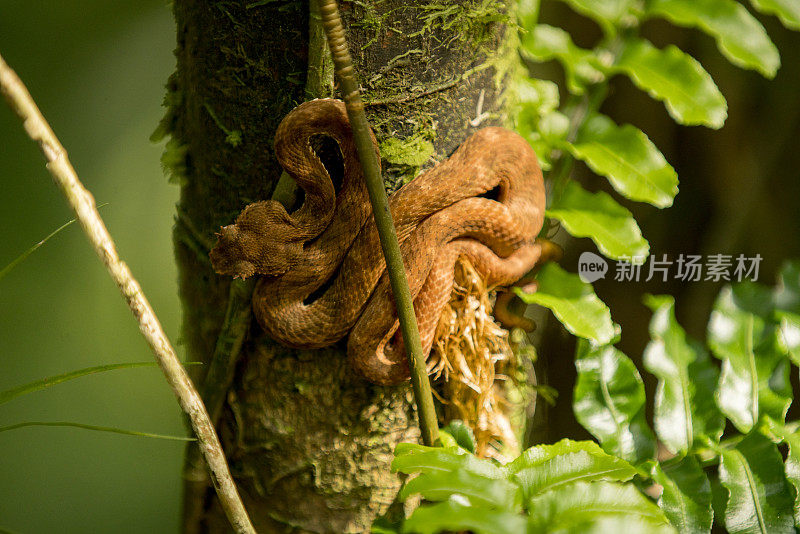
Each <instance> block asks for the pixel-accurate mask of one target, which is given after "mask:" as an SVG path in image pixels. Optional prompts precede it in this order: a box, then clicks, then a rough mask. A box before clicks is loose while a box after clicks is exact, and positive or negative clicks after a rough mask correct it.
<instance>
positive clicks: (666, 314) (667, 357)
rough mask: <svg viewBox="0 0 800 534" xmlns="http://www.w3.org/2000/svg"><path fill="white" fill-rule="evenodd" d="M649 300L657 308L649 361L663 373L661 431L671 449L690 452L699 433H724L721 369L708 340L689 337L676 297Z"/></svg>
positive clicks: (648, 364)
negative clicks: (718, 393)
mask: <svg viewBox="0 0 800 534" xmlns="http://www.w3.org/2000/svg"><path fill="white" fill-rule="evenodd" d="M645 304H646V305H647V306H648V307H649V308H650V309H651V310H653V318H652V319H651V321H650V336H651V337H652V341H651V342H650V343H649V344H648V345H647V348H646V349H645V352H644V366H645V368H646V369H647V370H648V371H650V372H651V373H653V374H654V375H655V376H656V377H658V387H657V388H656V397H655V416H654V423H655V428H656V434H657V435H658V437H659V439H660V440H661V442H662V443H664V445H666V447H667V448H668V449H669V450H670V451H672V452H673V453H676V454H680V455H684V454H686V453H688V452H689V450H691V448H692V444H693V443H694V439H695V437H697V436H704V435H707V436H711V437H713V438H714V440H715V441H716V440H719V437H720V436H721V435H722V431H723V429H724V427H725V419H724V418H723V417H722V414H721V413H720V412H719V410H718V409H717V406H716V404H715V403H714V390H715V389H716V386H717V381H718V378H719V376H718V375H719V373H718V372H717V368H716V367H715V366H714V365H713V364H712V363H711V360H710V358H709V357H708V353H707V352H706V351H705V349H704V348H703V346H702V345H700V344H699V343H698V342H696V341H694V340H692V339H689V338H688V337H687V336H686V332H685V331H684V330H683V328H681V326H680V325H679V324H678V322H677V320H676V319H675V299H673V298H672V297H671V296H668V295H659V296H652V295H647V296H645Z"/></svg>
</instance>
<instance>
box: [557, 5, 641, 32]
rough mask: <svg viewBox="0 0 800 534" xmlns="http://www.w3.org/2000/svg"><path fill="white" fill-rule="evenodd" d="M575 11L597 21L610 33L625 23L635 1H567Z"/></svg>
mask: <svg viewBox="0 0 800 534" xmlns="http://www.w3.org/2000/svg"><path fill="white" fill-rule="evenodd" d="M566 2H567V3H568V4H569V5H570V6H572V8H573V9H575V11H577V12H578V13H581V14H583V15H586V16H587V17H590V18H592V19H594V20H595V21H597V22H598V23H599V24H600V26H602V27H603V28H604V29H606V30H607V31H608V29H610V28H611V27H613V26H615V25H619V24H620V23H621V22H623V21H624V19H625V18H627V17H626V15H628V14H629V11H630V9H631V7H632V5H633V4H634V2H633V0H566Z"/></svg>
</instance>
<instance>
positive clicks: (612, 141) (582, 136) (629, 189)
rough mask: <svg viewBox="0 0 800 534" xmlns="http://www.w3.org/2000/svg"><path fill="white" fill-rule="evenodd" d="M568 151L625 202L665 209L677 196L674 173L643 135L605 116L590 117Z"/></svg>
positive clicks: (637, 130)
mask: <svg viewBox="0 0 800 534" xmlns="http://www.w3.org/2000/svg"><path fill="white" fill-rule="evenodd" d="M568 148H569V151H570V152H571V153H572V155H573V156H575V157H576V158H577V159H579V160H581V161H584V162H586V164H587V165H588V166H589V167H591V169H592V170H593V171H594V172H596V173H597V174H600V175H602V176H605V177H606V178H608V181H609V182H611V185H613V186H614V189H616V190H617V191H618V192H619V194H621V195H623V196H624V197H626V198H629V199H631V200H637V201H640V202H648V203H650V204H652V205H653V206H656V207H659V208H665V207H667V206H671V205H672V201H673V199H674V198H675V195H677V194H678V175H677V174H676V173H675V170H674V169H673V168H672V167H671V166H670V164H669V163H667V160H666V159H664V156H663V155H662V154H661V152H659V150H658V148H656V146H655V145H654V144H653V143H652V142H651V141H650V139H648V137H647V136H646V135H645V134H644V132H642V131H641V130H639V129H637V128H634V127H633V126H631V125H630V124H626V125H624V126H617V125H616V124H614V122H613V121H612V120H611V119H609V118H608V117H606V116H604V115H599V114H596V115H593V116H592V117H590V118H589V119H588V120H587V121H586V123H585V124H584V125H583V127H582V128H581V129H580V131H579V132H578V137H577V139H576V140H575V142H574V143H572V144H571V145H569V147H568ZM629 255H630V256H633V254H629Z"/></svg>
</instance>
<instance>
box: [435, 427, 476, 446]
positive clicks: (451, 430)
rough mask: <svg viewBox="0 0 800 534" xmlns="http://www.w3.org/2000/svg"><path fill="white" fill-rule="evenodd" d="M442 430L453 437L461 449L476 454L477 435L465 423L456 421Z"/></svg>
mask: <svg viewBox="0 0 800 534" xmlns="http://www.w3.org/2000/svg"><path fill="white" fill-rule="evenodd" d="M441 430H442V432H447V433H448V434H450V435H451V436H453V439H455V440H456V443H457V444H458V446H459V447H461V448H463V449H465V450H468V451H469V452H471V453H475V434H473V433H472V429H471V428H470V427H468V426H467V425H466V424H465V423H464V421H460V420H458V419H455V420H453V421H450V422H449V423H447V426H446V427H444V428H442V429H441Z"/></svg>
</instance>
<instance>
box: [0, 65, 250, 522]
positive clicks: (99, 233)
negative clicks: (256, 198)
mask: <svg viewBox="0 0 800 534" xmlns="http://www.w3.org/2000/svg"><path fill="white" fill-rule="evenodd" d="M0 92H2V94H3V96H4V97H5V99H6V102H8V105H9V106H10V107H11V109H12V110H13V111H14V112H15V113H16V114H17V116H18V117H19V118H20V119H21V120H22V122H23V126H24V127H25V131H26V132H27V133H28V136H29V137H30V138H31V139H32V140H33V141H35V142H36V143H37V144H38V145H39V148H41V150H42V153H43V154H44V157H45V159H46V160H47V170H48V171H50V174H51V175H52V177H53V180H54V181H55V182H56V185H58V187H59V188H60V189H61V192H62V193H63V194H64V196H65V197H66V199H67V202H69V205H70V207H71V208H72V210H73V211H74V212H75V215H76V217H77V219H78V221H79V222H80V224H81V226H82V227H83V230H84V232H85V233H86V235H87V237H88V238H89V241H90V242H91V244H92V246H93V247H94V249H95V252H96V253H97V255H98V256H99V257H100V260H101V261H102V262H103V264H104V265H105V266H106V269H107V270H108V273H109V274H110V275H111V278H112V279H113V280H114V282H115V283H116V284H117V287H118V288H119V290H120V292H121V293H122V296H123V297H124V298H125V301H126V302H127V303H128V307H130V309H131V312H133V315H134V316H135V317H136V321H137V322H138V323H139V330H140V331H141V332H142V335H143V336H144V337H145V339H146V340H147V343H148V344H149V345H150V348H151V350H152V351H153V354H154V355H155V357H156V361H157V362H158V365H159V367H161V370H162V371H163V373H164V375H165V376H166V378H167V382H168V383H169V385H170V387H171V388H172V391H173V392H174V393H175V396H176V397H177V398H178V402H179V404H180V405H181V408H182V409H183V411H184V412H185V413H186V414H187V415H188V416H189V419H190V421H191V424H192V428H193V429H194V432H195V434H196V435H197V438H198V441H199V443H200V449H201V450H202V452H203V456H204V457H205V459H206V462H207V463H208V466H209V469H210V470H211V474H212V477H211V478H212V480H213V482H214V487H215V488H216V490H217V494H218V495H219V500H220V503H221V504H222V507H223V508H224V509H225V513H226V514H227V516H228V519H229V520H230V522H231V524H232V525H233V527H234V529H235V530H236V532H240V533H255V529H254V528H253V525H252V523H251V522H250V518H249V517H248V515H247V511H246V510H245V509H244V505H243V504H242V501H241V498H240V497H239V492H238V491H237V489H236V485H235V484H234V482H233V478H232V477H231V474H230V470H229V469H228V464H227V463H226V461H225V454H224V452H223V451H222V445H221V444H220V442H219V438H218V437H217V433H216V431H215V430H214V425H213V424H212V423H211V420H210V419H209V417H208V413H207V411H206V408H205V406H204V405H203V402H202V400H201V399H200V395H199V394H198V393H197V390H196V389H195V388H194V385H193V384H192V381H191V380H190V379H189V375H188V374H187V373H186V370H185V369H184V368H183V366H182V365H181V363H180V361H179V360H178V356H177V355H176V354H175V349H173V347H172V344H171V343H170V342H169V339H167V335H166V334H165V333H164V329H163V328H162V327H161V323H160V322H159V321H158V318H157V317H156V315H155V312H154V311H153V309H152V307H151V306H150V303H149V302H148V301H147V299H146V298H145V296H144V293H143V292H142V288H141V287H140V286H139V283H138V282H137V281H136V279H135V278H134V277H133V275H132V274H131V271H130V269H129V268H128V266H127V265H126V264H125V263H124V262H123V261H122V260H120V258H119V255H118V254H117V250H116V247H115V245H114V241H113V240H112V239H111V235H110V234H109V233H108V230H107V229H106V226H105V224H104V223H103V220H102V219H101V218H100V214H99V213H98V212H97V208H96V206H95V202H94V198H93V197H92V195H91V193H89V191H87V190H86V189H85V188H84V187H83V184H81V182H80V180H79V179H78V176H77V174H76V173H75V169H73V167H72V164H71V163H70V162H69V159H68V158H67V152H66V150H64V147H63V146H62V145H61V142H60V141H59V140H58V138H57V137H56V135H55V134H54V133H53V130H52V129H51V128H50V125H49V124H48V123H47V121H46V120H45V118H44V117H43V116H42V113H41V112H40V111H39V108H38V107H37V106H36V103H35V102H34V101H33V98H32V97H31V95H30V93H29V92H28V90H27V88H26V87H25V85H24V84H23V83H22V80H20V79H19V77H18V76H17V74H16V73H15V72H14V71H13V70H11V68H10V67H9V66H8V65H7V64H6V62H5V61H4V60H3V58H2V56H0Z"/></svg>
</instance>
